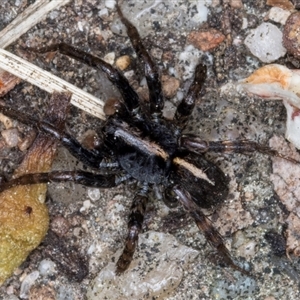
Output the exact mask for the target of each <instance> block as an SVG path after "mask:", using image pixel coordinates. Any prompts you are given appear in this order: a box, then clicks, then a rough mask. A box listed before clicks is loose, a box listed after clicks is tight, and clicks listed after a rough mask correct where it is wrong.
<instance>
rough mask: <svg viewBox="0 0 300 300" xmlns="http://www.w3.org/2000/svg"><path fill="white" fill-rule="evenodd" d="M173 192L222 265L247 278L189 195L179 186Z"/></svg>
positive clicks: (218, 234) (247, 273) (244, 271)
mask: <svg viewBox="0 0 300 300" xmlns="http://www.w3.org/2000/svg"><path fill="white" fill-rule="evenodd" d="M173 191H174V193H175V195H176V196H177V199H178V201H179V202H180V203H181V204H182V206H183V207H184V208H185V209H186V210H187V211H188V212H189V213H190V215H191V217H192V218H193V219H194V220H195V222H196V224H197V226H198V228H199V229H200V230H201V231H202V232H203V234H204V236H205V238H206V239H207V241H208V242H209V243H210V244H211V245H212V246H213V247H214V248H215V249H216V250H217V251H218V254H220V256H221V258H222V259H223V261H224V263H225V264H226V265H228V266H229V267H231V268H232V269H234V270H237V271H239V272H241V273H243V274H245V275H247V276H249V275H250V274H249V272H248V271H246V270H244V269H242V268H241V267H239V266H237V265H236V264H235V263H234V262H233V260H232V258H231V256H230V254H229V251H228V250H227V248H226V247H225V245H224V242H223V239H222V236H221V235H220V233H219V232H218V231H217V230H216V229H215V228H214V227H213V225H212V224H211V222H210V220H209V219H208V218H207V217H206V216H205V215H204V213H203V212H202V211H201V210H200V209H199V207H198V206H197V205H196V204H195V202H194V201H193V200H192V198H191V195H190V194H189V193H188V192H187V191H185V190H184V189H181V188H180V187H179V186H174V188H173Z"/></svg>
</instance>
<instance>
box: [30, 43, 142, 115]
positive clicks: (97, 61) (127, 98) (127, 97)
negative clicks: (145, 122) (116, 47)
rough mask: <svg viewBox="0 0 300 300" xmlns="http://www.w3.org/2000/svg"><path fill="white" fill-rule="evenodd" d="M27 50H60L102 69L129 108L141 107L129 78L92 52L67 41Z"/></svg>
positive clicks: (42, 51)
mask: <svg viewBox="0 0 300 300" xmlns="http://www.w3.org/2000/svg"><path fill="white" fill-rule="evenodd" d="M26 50H29V51H33V52H36V53H46V52H53V51H58V52H60V53H61V54H64V55H67V56H69V57H70V58H73V59H75V60H77V61H80V62H82V63H84V64H86V65H88V66H90V67H92V68H95V69H99V70H102V71H103V72H104V73H105V74H106V76H107V78H108V79H109V80H110V81H111V82H112V83H113V84H114V85H115V86H116V87H117V88H118V90H119V91H120V93H121V95H122V97H123V99H124V102H125V105H126V107H127V109H128V110H129V111H130V112H132V111H133V110H134V109H137V108H138V107H139V97H138V95H137V93H136V92H135V91H134V90H133V88H132V87H131V86H130V84H129V82H128V80H127V79H126V78H125V77H124V76H123V75H122V74H121V72H119V71H118V70H117V69H115V68H114V67H112V66H111V65H110V64H108V63H107V62H105V61H104V60H102V59H101V58H99V57H96V56H93V55H92V54H90V53H87V52H84V51H82V50H80V49H78V48H76V47H73V46H71V45H68V44H66V43H58V44H52V45H49V46H46V47H41V48H26Z"/></svg>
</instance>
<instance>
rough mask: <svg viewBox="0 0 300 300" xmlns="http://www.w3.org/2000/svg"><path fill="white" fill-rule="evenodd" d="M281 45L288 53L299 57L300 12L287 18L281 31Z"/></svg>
mask: <svg viewBox="0 0 300 300" xmlns="http://www.w3.org/2000/svg"><path fill="white" fill-rule="evenodd" d="M283 45H284V47H285V48H286V50H287V52H288V53H290V54H292V55H294V56H295V57H298V58H299V57H300V12H295V13H293V14H291V15H290V16H289V17H288V19H287V21H286V24H285V26H284V30H283Z"/></svg>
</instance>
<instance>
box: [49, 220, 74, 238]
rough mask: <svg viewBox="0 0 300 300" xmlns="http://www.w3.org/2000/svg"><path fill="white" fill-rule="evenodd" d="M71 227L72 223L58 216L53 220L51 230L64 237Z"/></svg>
mask: <svg viewBox="0 0 300 300" xmlns="http://www.w3.org/2000/svg"><path fill="white" fill-rule="evenodd" d="M69 229H70V224H69V222H68V220H67V219H65V218H63V217H61V216H57V217H55V218H54V219H53V220H52V222H51V230H52V231H53V232H55V233H56V234H57V235H58V236H60V237H62V236H65V235H66V234H67V232H68V231H69Z"/></svg>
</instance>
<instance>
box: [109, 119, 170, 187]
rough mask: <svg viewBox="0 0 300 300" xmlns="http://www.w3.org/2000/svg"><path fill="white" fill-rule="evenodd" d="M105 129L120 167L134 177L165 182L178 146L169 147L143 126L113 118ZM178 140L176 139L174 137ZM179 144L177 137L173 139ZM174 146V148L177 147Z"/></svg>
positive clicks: (154, 181)
mask: <svg viewBox="0 0 300 300" xmlns="http://www.w3.org/2000/svg"><path fill="white" fill-rule="evenodd" d="M105 131H106V132H107V133H108V135H107V141H108V142H109V143H110V148H111V149H113V151H114V153H115V155H116V156H117V159H118V161H119V164H120V166H121V167H122V169H124V170H125V171H126V172H127V173H128V174H129V175H130V176H132V177H133V178H135V179H137V180H139V181H141V182H147V183H156V184H159V183H163V182H164V181H166V180H167V176H168V173H169V171H170V165H171V159H170V157H171V155H172V154H173V151H175V148H176V147H175V146H172V147H166V146H164V145H161V144H159V142H155V141H154V140H153V138H152V139H151V138H150V137H149V135H150V134H148V135H147V132H143V131H141V130H140V129H137V128H135V127H131V126H129V125H128V124H127V123H125V122H117V121H115V120H113V121H112V122H111V123H108V124H107V126H106V128H105ZM173 139H174V138H173ZM173 144H174V145H176V140H175V139H174V142H173ZM173 148H174V150H173Z"/></svg>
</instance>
